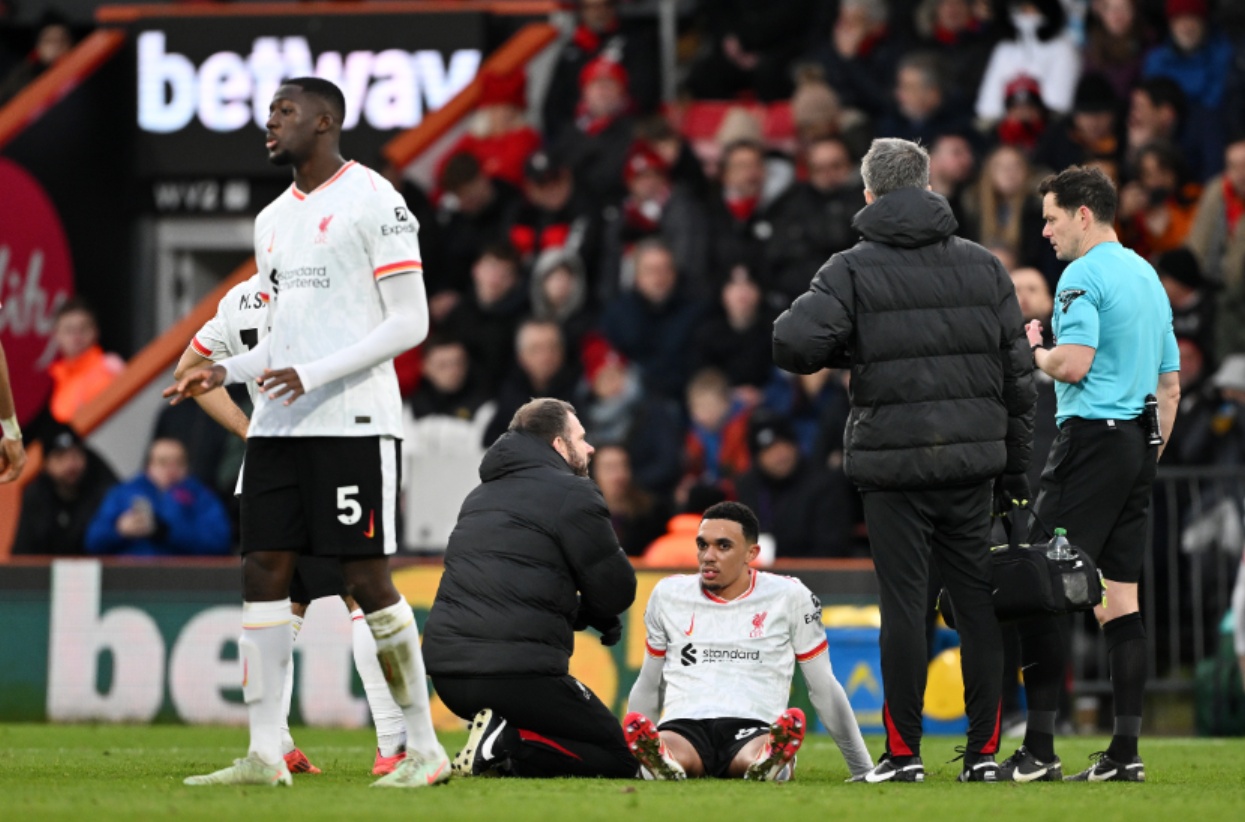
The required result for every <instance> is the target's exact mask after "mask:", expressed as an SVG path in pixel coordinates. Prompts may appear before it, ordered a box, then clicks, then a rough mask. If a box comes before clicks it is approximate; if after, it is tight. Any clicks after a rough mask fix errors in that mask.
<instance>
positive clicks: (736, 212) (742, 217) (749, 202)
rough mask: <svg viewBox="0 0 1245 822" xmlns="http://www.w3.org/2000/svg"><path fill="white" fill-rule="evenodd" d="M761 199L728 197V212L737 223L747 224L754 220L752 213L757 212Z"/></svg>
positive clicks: (726, 201)
mask: <svg viewBox="0 0 1245 822" xmlns="http://www.w3.org/2000/svg"><path fill="white" fill-rule="evenodd" d="M760 199H761V198H760V197H726V198H725V199H724V201H725V203H726V210H727V211H729V212H730V213H731V216H732V217H734V218H735V221H736V222H739V223H746V222H748V220H750V219H751V218H752V213H753V212H754V211H756V210H757V202H758V201H759V200H760Z"/></svg>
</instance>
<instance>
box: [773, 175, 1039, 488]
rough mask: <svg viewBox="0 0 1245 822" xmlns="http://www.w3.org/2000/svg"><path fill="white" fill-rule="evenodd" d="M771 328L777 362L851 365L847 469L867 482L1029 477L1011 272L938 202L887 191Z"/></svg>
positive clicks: (1027, 407)
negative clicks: (856, 238)
mask: <svg viewBox="0 0 1245 822" xmlns="http://www.w3.org/2000/svg"><path fill="white" fill-rule="evenodd" d="M852 224H853V225H854V226H855V228H856V230H857V231H859V232H860V234H861V235H862V237H863V239H862V241H861V242H859V243H857V244H856V245H855V246H853V247H852V248H850V249H848V250H847V251H843V252H840V253H838V254H835V255H834V256H833V257H831V258H830V260H829V261H828V262H827V263H826V264H825V265H823V266H822V267H821V270H819V271H818V272H817V275H816V276H815V277H814V278H813V282H812V285H811V286H810V288H809V291H808V292H807V293H805V294H803V295H801V296H800V297H799V298H797V299H796V301H795V302H794V303H793V304H792V305H791V308H790V309H788V310H787V311H786V312H785V313H784V314H783V315H782V316H781V317H779V318H778V320H777V321H776V322H775V323H774V362H775V363H776V364H777V365H778V366H779V367H780V368H784V369H786V370H788V371H793V372H796V373H800V374H809V373H812V372H814V371H817V370H819V369H821V368H826V367H849V366H850V368H851V370H852V379H851V396H852V411H851V415H850V417H849V419H848V423H847V430H846V434H845V436H844V469H845V471H846V472H847V475H848V477H850V478H851V479H852V480H853V481H854V482H855V483H856V484H857V485H858V486H860V487H861V488H862V489H863V490H869V489H886V490H898V489H917V488H936V487H939V486H948V485H963V484H968V483H972V482H977V481H982V480H986V479H990V478H992V477H996V476H998V475H1000V474H1003V473H1008V474H1019V473H1023V472H1024V471H1025V470H1026V468H1027V467H1028V465H1029V458H1030V454H1031V452H1032V449H1033V415H1034V402H1035V401H1036V397H1037V394H1036V389H1035V387H1034V381H1033V354H1032V352H1031V351H1030V350H1029V344H1028V342H1027V340H1026V339H1025V334H1024V327H1023V319H1022V317H1021V314H1020V306H1019V304H1018V303H1017V301H1016V294H1015V290H1014V288H1013V287H1012V282H1011V279H1010V278H1009V277H1008V275H1007V272H1006V271H1005V270H1004V269H1003V266H1002V265H1001V264H1000V263H999V262H998V260H997V259H995V257H994V256H993V255H992V254H991V253H990V252H989V251H987V250H985V249H984V248H982V247H981V246H979V245H977V244H976V243H972V242H969V241H967V240H963V239H960V238H958V237H955V236H953V232H954V231H955V229H956V221H955V218H954V217H953V216H952V215H951V207H950V206H949V205H948V204H947V201H946V199H945V198H943V197H942V196H940V195H938V194H934V193H931V192H929V191H924V190H920V189H916V188H905V189H899V190H897V191H893V192H890V193H889V194H886V195H885V196H883V197H881V198H879V199H878V200H876V201H875V202H874V203H873V204H872V205H870V206H866V207H865V208H864V209H862V210H861V211H860V213H858V214H857V215H856V217H855V219H854V220H853V222H852Z"/></svg>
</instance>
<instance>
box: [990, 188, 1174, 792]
mask: <svg viewBox="0 0 1245 822" xmlns="http://www.w3.org/2000/svg"><path fill="white" fill-rule="evenodd" d="M1038 191H1039V193H1040V194H1041V195H1042V217H1043V219H1044V220H1045V223H1046V227H1045V229H1044V230H1043V231H1042V236H1044V237H1046V238H1047V239H1048V240H1050V243H1051V245H1052V246H1054V249H1055V253H1056V255H1057V256H1058V257H1059V259H1061V260H1066V261H1070V263H1071V264H1070V265H1069V266H1068V267H1067V269H1066V270H1065V271H1064V273H1063V276H1061V277H1060V278H1059V285H1058V287H1057V288H1056V294H1055V311H1054V315H1053V325H1054V332H1055V341H1056V344H1055V347H1054V348H1051V349H1049V350H1046V349H1044V348H1042V327H1041V323H1039V322H1038V321H1036V320H1034V321H1033V322H1031V323H1030V324H1029V325H1028V326H1027V327H1026V329H1025V331H1026V333H1027V334H1028V337H1029V343H1030V345H1031V346H1032V347H1033V349H1034V352H1033V353H1034V360H1035V362H1036V363H1037V367H1038V368H1040V369H1042V370H1043V371H1045V372H1046V373H1047V374H1049V375H1050V376H1051V377H1052V378H1053V379H1054V380H1055V394H1056V397H1057V400H1058V410H1057V412H1056V422H1057V423H1058V424H1059V434H1058V436H1057V437H1056V438H1055V442H1054V443H1053V444H1052V446H1051V451H1050V456H1049V458H1048V460H1047V462H1046V469H1045V470H1044V471H1043V472H1042V484H1041V490H1040V491H1039V493H1038V498H1037V502H1036V508H1037V511H1038V515H1039V516H1040V518H1041V519H1042V521H1043V522H1045V523H1046V524H1047V525H1049V526H1050V527H1062V528H1066V529H1067V531H1068V538H1069V539H1070V540H1071V541H1072V543H1073V544H1075V545H1077V546H1079V547H1081V548H1082V549H1084V550H1085V551H1086V552H1087V553H1088V554H1089V555H1090V556H1091V557H1093V559H1094V560H1095V561H1096V562H1097V563H1098V567H1099V569H1100V570H1101V571H1102V574H1103V577H1104V578H1105V580H1106V585H1107V599H1106V604H1105V605H1102V606H1099V607H1097V608H1095V609H1094V614H1095V616H1097V617H1098V622H1099V624H1100V625H1101V626H1102V630H1103V633H1104V634H1105V635H1106V639H1107V648H1108V657H1109V660H1110V665H1111V688H1112V692H1113V695H1114V698H1115V699H1114V701H1115V728H1114V734H1113V736H1112V738H1111V745H1110V747H1109V748H1108V749H1107V750H1106V751H1105V752H1103V753H1102V754H1100V755H1096V757H1095V761H1094V763H1093V764H1092V765H1091V766H1090V767H1089V768H1087V769H1086V770H1085V771H1083V772H1081V773H1079V774H1077V775H1075V776H1070V777H1068V779H1069V780H1070V781H1078V782H1105V781H1126V782H1142V781H1145V767H1144V766H1143V765H1142V762H1141V758H1140V757H1139V756H1138V755H1137V737H1138V736H1139V735H1140V733H1141V706H1142V701H1143V694H1144V691H1145V678H1146V639H1145V624H1144V623H1143V622H1142V619H1141V614H1140V613H1139V611H1138V603H1137V581H1138V579H1140V577H1141V567H1142V561H1143V559H1144V557H1143V554H1144V550H1145V544H1146V531H1145V527H1146V511H1147V509H1148V508H1149V506H1150V493H1151V485H1152V484H1153V482H1154V473H1155V464H1156V463H1157V461H1158V458H1159V455H1160V454H1161V453H1162V451H1163V446H1162V445H1152V444H1150V432H1149V431H1148V430H1147V426H1146V424H1145V420H1144V417H1143V413H1144V411H1145V402H1146V396H1147V395H1151V394H1153V395H1156V396H1157V397H1158V410H1159V420H1160V426H1159V427H1160V428H1161V433H1162V437H1163V440H1164V441H1166V439H1167V438H1168V436H1169V435H1170V434H1171V430H1172V423H1173V422H1174V421H1175V418H1176V407H1177V405H1178V404H1179V402H1180V382H1179V376H1180V374H1179V372H1180V354H1179V350H1178V349H1177V347H1176V336H1175V334H1174V333H1173V332H1172V311H1171V304H1170V303H1169V302H1168V299H1167V295H1166V294H1165V293H1164V291H1163V286H1162V285H1160V284H1159V278H1158V275H1157V274H1156V273H1155V271H1154V269H1153V268H1152V267H1151V266H1150V264H1149V263H1147V262H1146V261H1145V260H1144V259H1142V258H1141V257H1139V256H1137V255H1136V254H1135V253H1133V252H1132V251H1130V250H1128V249H1126V248H1124V247H1123V246H1121V245H1120V243H1119V241H1118V239H1117V238H1116V235H1115V230H1114V229H1113V228H1112V226H1113V225H1114V223H1115V208H1116V191H1115V186H1114V185H1113V184H1112V183H1111V181H1110V180H1109V179H1108V178H1107V176H1106V175H1105V174H1103V173H1102V172H1101V171H1099V170H1097V169H1088V168H1081V167H1078V166H1073V167H1071V168H1068V169H1066V170H1065V171H1063V172H1062V173H1060V174H1057V175H1054V176H1051V177H1048V178H1046V179H1045V180H1043V181H1042V184H1041V186H1040V188H1039V189H1038ZM1020 634H1021V648H1022V650H1021V654H1022V662H1023V664H1024V672H1025V673H1024V677H1025V690H1026V696H1027V697H1028V704H1029V718H1028V727H1027V730H1026V732H1025V739H1024V744H1023V745H1022V746H1021V747H1020V749H1019V750H1017V751H1016V753H1015V754H1013V755H1012V757H1011V758H1009V759H1008V760H1006V761H1005V762H1004V763H1002V766H1001V768H1000V778H1001V779H1009V778H1010V779H1013V780H1015V781H1019V782H1029V781H1039V780H1041V781H1048V780H1052V781H1053V780H1057V779H1059V778H1060V777H1061V776H1062V772H1063V771H1062V765H1061V763H1060V761H1059V759H1058V757H1056V756H1055V749H1054V747H1055V741H1054V731H1055V712H1056V707H1057V703H1058V700H1059V685H1060V680H1061V679H1062V677H1063V676H1064V650H1065V649H1064V643H1063V642H1061V641H1060V633H1059V623H1058V622H1057V620H1056V618H1054V617H1044V618H1040V619H1036V620H1031V621H1029V622H1027V623H1023V624H1022V625H1021V626H1020Z"/></svg>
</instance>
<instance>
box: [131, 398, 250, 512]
mask: <svg viewBox="0 0 1245 822" xmlns="http://www.w3.org/2000/svg"><path fill="white" fill-rule="evenodd" d="M226 390H227V391H228V392H229V395H230V397H231V398H232V399H233V401H234V402H235V403H236V404H237V405H238V407H240V408H242V409H243V410H244V411H250V410H251V398H250V396H249V395H248V394H247V393H246V388H245V386H242V385H231V386H229V387H228V388H227V389H226ZM151 439H152V441H155V440H163V439H170V440H177V441H178V442H180V443H181V444H182V447H183V448H185V449H186V461H187V466H188V469H187V470H188V471H189V472H190V476H192V477H194V478H195V479H197V480H199V482H201V483H203V484H204V485H206V486H207V487H208V488H211V489H213V490H214V491H216V493H217V494H218V495H219V496H220V497H221V498H222V499H230V498H231V497H233V495H234V493H235V491H236V490H237V485H238V468H239V466H240V465H241V458H242V453H244V452H245V443H243V442H242V441H241V440H238V439H237V438H236V437H234V436H233V435H231V434H230V433H229V432H228V431H226V430H225V428H224V427H223V426H221V425H220V424H218V423H217V422H216V421H215V420H213V419H212V418H211V417H209V416H208V415H207V412H206V411H204V410H203V409H202V408H201V407H200V406H199V404H198V403H197V402H183V403H178V404H177V405H167V404H165V405H163V407H162V408H161V409H160V413H159V414H158V415H157V416H156V424H155V427H154V428H153V429H152V432H151ZM234 440H237V442H236V443H235V442H234ZM236 445H240V446H242V448H235V446H236Z"/></svg>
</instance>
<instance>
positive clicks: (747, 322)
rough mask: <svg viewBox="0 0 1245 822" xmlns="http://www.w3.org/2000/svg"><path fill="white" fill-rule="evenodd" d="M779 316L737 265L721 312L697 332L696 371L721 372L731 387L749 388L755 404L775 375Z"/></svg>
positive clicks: (724, 292) (724, 288)
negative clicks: (774, 348)
mask: <svg viewBox="0 0 1245 822" xmlns="http://www.w3.org/2000/svg"><path fill="white" fill-rule="evenodd" d="M808 276H809V279H810V280H811V279H812V275H811V274H810V275H808ZM777 316H778V314H777V312H775V311H773V310H772V309H771V308H769V307H768V306H766V305H765V304H764V302H763V301H762V294H761V287H760V286H759V285H758V284H757V282H756V280H754V279H753V278H752V276H751V274H749V272H748V269H746V268H744V267H743V266H735V268H734V269H733V270H732V271H731V275H730V279H728V280H727V281H726V283H724V284H723V286H722V292H721V297H720V298H719V305H718V310H717V311H715V312H712V313H711V314H710V315H709V316H708V317H707V318H706V319H705V320H703V321H702V322H701V323H700V325H699V326H698V327H697V329H696V338H695V340H696V341H695V348H694V350H693V351H692V352H690V353H691V357H692V360H693V361H694V362H695V363H696V368H697V369H698V370H699V369H701V368H715V369H717V370H719V371H721V372H722V373H723V374H725V375H726V378H727V381H728V382H729V384H730V385H731V387H733V388H735V389H740V388H745V389H746V392H747V393H748V394H750V395H751V397H752V400H753V402H752V403H750V404H754V403H755V401H756V400H758V399H759V398H760V392H761V389H762V388H764V387H765V384H766V383H768V382H769V380H770V377H771V375H772V374H773V372H774V362H773V358H772V357H771V355H770V337H771V335H772V333H773V323H774V318H775V317H777ZM689 390H690V389H689Z"/></svg>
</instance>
